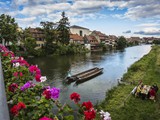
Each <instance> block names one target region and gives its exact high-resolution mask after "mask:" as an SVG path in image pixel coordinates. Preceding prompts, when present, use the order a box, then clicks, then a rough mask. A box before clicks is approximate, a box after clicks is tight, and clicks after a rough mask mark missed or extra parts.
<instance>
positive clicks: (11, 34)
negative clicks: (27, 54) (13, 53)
mask: <svg viewBox="0 0 160 120" xmlns="http://www.w3.org/2000/svg"><path fill="white" fill-rule="evenodd" d="M17 28H18V24H17V23H15V19H14V18H12V17H11V16H9V15H5V14H2V15H1V16H0V42H1V43H2V41H3V40H4V41H5V44H6V43H9V42H12V44H15V43H16V42H17V33H18V32H17Z"/></svg>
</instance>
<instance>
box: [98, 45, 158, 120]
mask: <svg viewBox="0 0 160 120" xmlns="http://www.w3.org/2000/svg"><path fill="white" fill-rule="evenodd" d="M140 80H142V81H143V84H146V85H153V84H154V83H156V84H157V85H158V87H159V89H160V46H154V47H152V50H151V51H150V53H149V54H148V55H145V56H144V57H143V58H142V59H140V60H139V61H137V62H136V63H135V64H133V65H132V66H131V67H130V68H129V69H128V72H127V73H126V74H124V76H123V81H124V82H125V83H128V84H120V85H118V86H117V87H115V88H113V89H111V90H110V91H108V92H107V93H106V99H105V100H104V101H103V102H102V103H100V104H99V105H98V107H97V109H99V110H100V109H102V110H104V111H108V112H109V113H110V114H111V118H112V120H160V90H159V91H158V93H157V99H156V102H153V101H151V100H142V99H140V98H136V97H135V96H133V95H132V94H130V92H131V91H132V89H133V88H134V87H135V86H136V85H137V84H138V83H139V81H140Z"/></svg>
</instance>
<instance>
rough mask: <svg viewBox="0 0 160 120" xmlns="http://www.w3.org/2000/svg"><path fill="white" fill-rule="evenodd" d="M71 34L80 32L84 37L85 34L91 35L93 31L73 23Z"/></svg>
mask: <svg viewBox="0 0 160 120" xmlns="http://www.w3.org/2000/svg"><path fill="white" fill-rule="evenodd" d="M70 32H71V34H78V35H79V36H82V37H84V36H85V35H89V34H90V33H91V31H90V30H89V29H88V28H84V27H80V26H77V25H73V26H71V27H70Z"/></svg>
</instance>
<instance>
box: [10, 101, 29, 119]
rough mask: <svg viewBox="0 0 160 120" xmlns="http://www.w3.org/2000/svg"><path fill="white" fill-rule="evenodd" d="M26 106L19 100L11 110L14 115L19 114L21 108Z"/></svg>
mask: <svg viewBox="0 0 160 120" xmlns="http://www.w3.org/2000/svg"><path fill="white" fill-rule="evenodd" d="M24 108H26V105H25V104H24V103H23V102H19V103H18V104H17V105H14V106H13V107H12V108H11V109H10V111H11V113H12V114H13V115H14V116H17V115H18V113H19V111H20V110H21V109H24Z"/></svg>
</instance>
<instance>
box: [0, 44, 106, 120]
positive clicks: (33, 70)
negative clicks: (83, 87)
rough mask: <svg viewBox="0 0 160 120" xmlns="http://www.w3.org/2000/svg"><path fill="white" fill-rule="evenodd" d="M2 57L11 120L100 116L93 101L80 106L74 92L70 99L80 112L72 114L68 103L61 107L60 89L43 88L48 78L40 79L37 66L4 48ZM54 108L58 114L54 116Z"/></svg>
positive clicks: (70, 119) (83, 119)
mask: <svg viewBox="0 0 160 120" xmlns="http://www.w3.org/2000/svg"><path fill="white" fill-rule="evenodd" d="M0 55H1V59H2V66H3V71H4V80H5V84H6V92H7V101H8V106H9V109H10V118H11V119H12V120H22V119H23V120H74V119H75V117H76V116H73V113H74V114H76V115H77V116H78V119H79V120H94V119H96V116H97V115H98V114H97V111H96V110H95V109H94V106H93V104H92V103H91V101H88V102H83V103H82V104H80V103H79V102H80V100H81V97H80V94H78V93H76V92H73V93H72V94H71V95H70V99H71V100H72V101H74V103H75V104H76V105H77V108H78V110H77V111H75V110H73V109H72V108H71V107H70V106H69V105H68V104H66V103H65V104H61V103H60V102H59V101H58V98H59V94H60V89H59V88H56V87H50V86H44V84H43V83H42V82H44V81H46V80H47V78H46V76H42V75H41V71H40V69H39V68H38V66H37V65H29V64H28V63H27V61H25V60H24V58H23V57H15V56H14V53H13V52H11V51H9V50H8V49H6V48H5V47H4V46H2V45H1V44H0ZM55 106H56V107H55ZM54 107H55V108H57V111H58V112H57V113H53V112H52V109H53V108H54ZM96 114H97V115H96ZM101 116H102V115H101ZM105 116H106V114H103V117H102V118H105ZM103 120H105V119H103ZM107 120H108V119H107Z"/></svg>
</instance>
